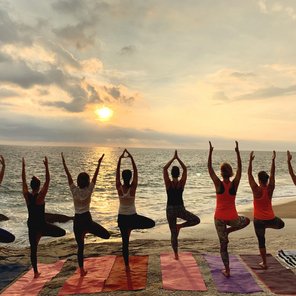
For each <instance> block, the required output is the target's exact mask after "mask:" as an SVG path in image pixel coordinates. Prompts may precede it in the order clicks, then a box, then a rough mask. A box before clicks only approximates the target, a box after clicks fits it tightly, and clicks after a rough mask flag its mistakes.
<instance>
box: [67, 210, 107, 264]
mask: <svg viewBox="0 0 296 296" xmlns="http://www.w3.org/2000/svg"><path fill="white" fill-rule="evenodd" d="M73 226H74V234H75V239H76V242H77V246H78V252H77V257H78V264H79V267H83V251H84V237H85V234H86V233H91V234H93V235H95V236H98V237H101V238H104V239H108V238H109V237H110V233H109V232H108V230H106V229H105V228H104V227H103V226H101V225H100V224H98V223H96V222H94V221H93V220H92V217H91V214H90V212H86V213H83V214H75V217H74V225H73Z"/></svg>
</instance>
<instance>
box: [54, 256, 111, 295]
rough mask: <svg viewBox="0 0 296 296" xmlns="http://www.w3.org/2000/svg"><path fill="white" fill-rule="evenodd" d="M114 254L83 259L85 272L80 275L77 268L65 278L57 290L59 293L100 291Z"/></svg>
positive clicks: (108, 272)
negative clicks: (83, 274) (82, 275)
mask: <svg viewBox="0 0 296 296" xmlns="http://www.w3.org/2000/svg"><path fill="white" fill-rule="evenodd" d="M115 258H116V256H112V255H109V256H104V257H91V258H87V259H85V260H84V268H85V269H86V270H87V274H86V276H84V277H80V271H79V268H77V270H76V271H75V273H74V274H73V275H72V276H71V277H70V278H69V279H67V281H66V282H65V283H64V285H63V287H62V288H61V289H60V291H59V294H58V295H59V296H61V295H71V294H72V295H73V294H74V295H76V294H88V293H98V292H102V290H103V288H104V284H105V281H106V279H107V278H108V276H109V274H110V271H111V268H112V266H113V264H114V261H115Z"/></svg>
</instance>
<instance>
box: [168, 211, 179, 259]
mask: <svg viewBox="0 0 296 296" xmlns="http://www.w3.org/2000/svg"><path fill="white" fill-rule="evenodd" d="M166 216H167V220H168V223H169V227H170V231H171V245H172V248H173V250H174V253H175V259H176V260H178V259H179V255H178V234H179V229H177V216H176V214H175V211H174V209H171V208H167V210H166Z"/></svg>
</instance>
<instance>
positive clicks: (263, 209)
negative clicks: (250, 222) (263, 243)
mask: <svg viewBox="0 0 296 296" xmlns="http://www.w3.org/2000/svg"><path fill="white" fill-rule="evenodd" d="M253 204H254V218H256V219H258V220H271V219H274V217H275V215H274V212H273V209H272V205H271V198H269V196H268V188H267V187H262V195H261V197H259V198H255V197H254V200H253Z"/></svg>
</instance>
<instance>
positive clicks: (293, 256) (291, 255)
mask: <svg viewBox="0 0 296 296" xmlns="http://www.w3.org/2000/svg"><path fill="white" fill-rule="evenodd" d="M277 258H279V259H280V260H281V261H282V262H283V263H284V264H285V265H286V266H287V267H289V268H296V250H290V251H283V250H280V251H278V254H277Z"/></svg>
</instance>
